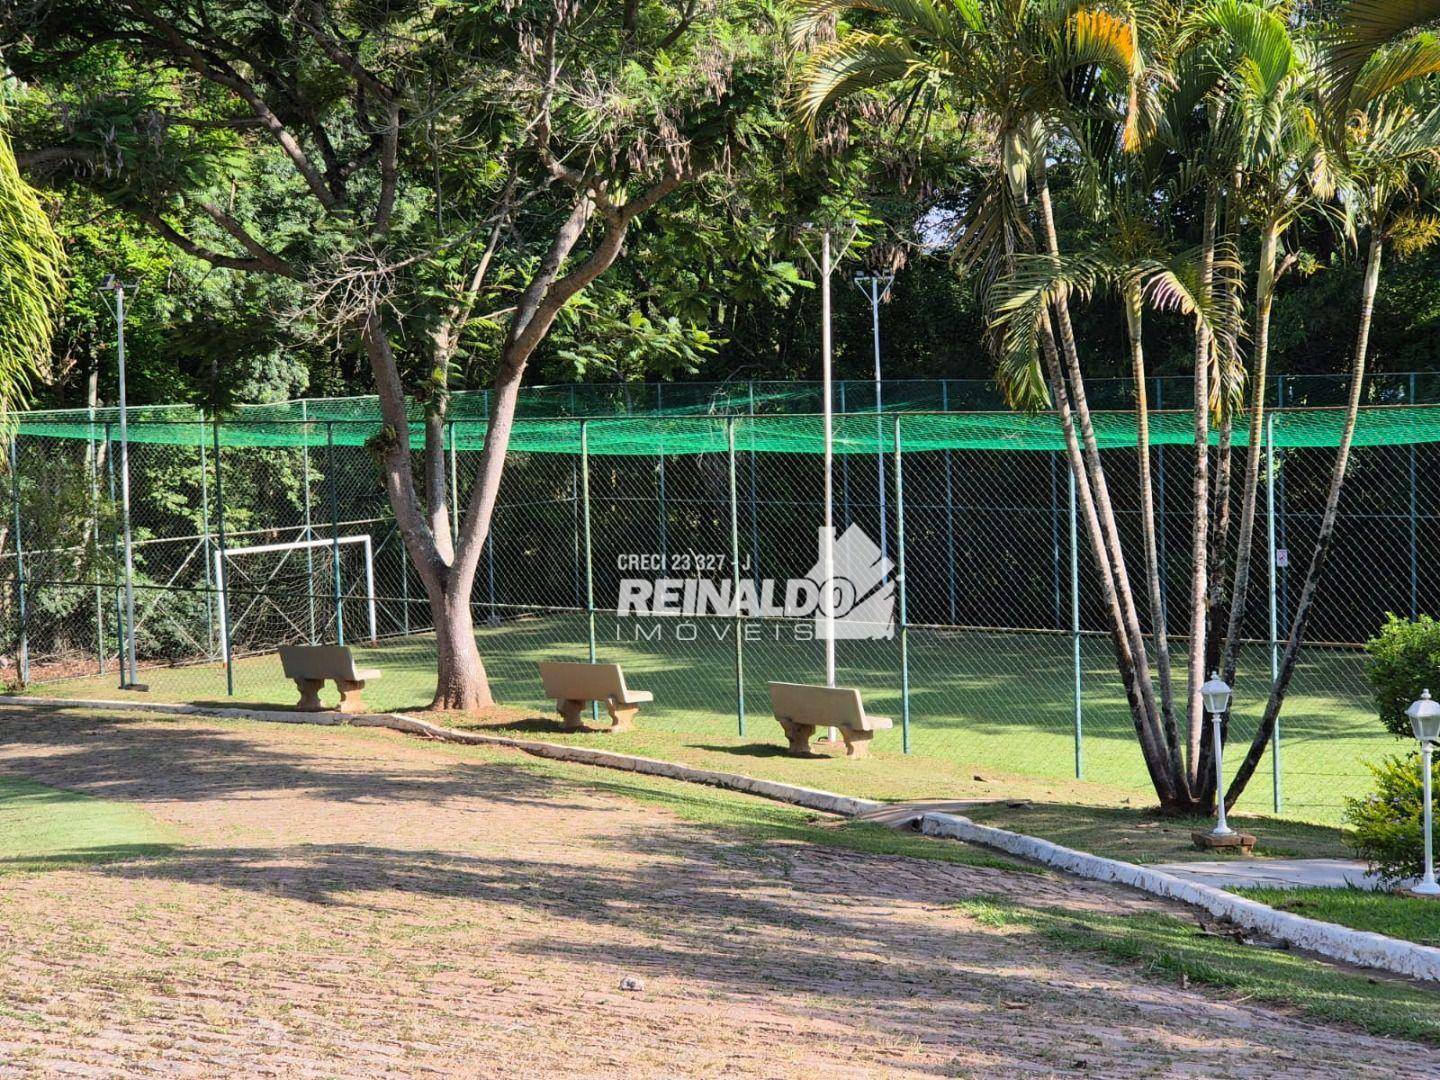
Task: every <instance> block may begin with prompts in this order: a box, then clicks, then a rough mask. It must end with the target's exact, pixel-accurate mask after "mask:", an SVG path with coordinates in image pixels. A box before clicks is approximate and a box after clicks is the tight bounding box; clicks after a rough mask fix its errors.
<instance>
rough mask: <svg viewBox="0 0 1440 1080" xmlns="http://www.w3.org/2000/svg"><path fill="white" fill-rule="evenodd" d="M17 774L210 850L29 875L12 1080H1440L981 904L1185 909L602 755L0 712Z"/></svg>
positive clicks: (14, 974)
mask: <svg viewBox="0 0 1440 1080" xmlns="http://www.w3.org/2000/svg"><path fill="white" fill-rule="evenodd" d="M0 773H5V774H9V775H18V776H26V777H30V778H33V779H35V780H38V781H41V782H43V783H47V784H51V785H54V786H56V787H61V788H66V789H72V790H77V791H83V792H89V793H92V794H95V795H99V796H104V797H106V798H110V799H117V800H122V801H124V802H126V803H129V804H131V805H133V806H137V807H139V808H141V809H143V810H145V811H146V812H148V813H150V814H152V815H153V816H155V817H156V818H158V819H160V820H161V821H163V822H165V823H166V824H168V825H169V826H171V827H172V828H173V829H175V830H176V832H177V834H178V835H179V837H180V839H181V843H180V846H179V847H178V848H177V850H175V851H173V852H171V853H169V854H167V855H158V856H156V857H153V858H148V859H133V858H132V859H128V860H121V861H115V862H107V863H101V864H93V865H83V864H81V865H75V866H73V867H69V868H61V869H55V870H50V871H47V872H43V873H12V874H9V875H7V876H6V877H5V878H4V887H3V888H0V959H3V961H4V962H3V963H0V1078H5V1080H9V1078H11V1077H29V1076H36V1077H46V1078H48V1077H51V1076H56V1075H66V1076H72V1075H73V1076H93V1077H97V1078H99V1077H105V1078H109V1077H113V1076H118V1075H124V1076H126V1077H165V1078H175V1077H211V1076H215V1077H224V1076H246V1077H249V1076H268V1077H283V1078H285V1080H290V1078H297V1080H305V1078H312V1077H313V1078H317V1080H318V1078H319V1077H329V1076H346V1077H352V1076H356V1077H367V1078H368V1077H385V1078H394V1077H410V1076H422V1075H423V1076H436V1077H443V1076H467V1077H469V1076H526V1077H551V1076H555V1077H560V1076H565V1077H574V1076H578V1077H615V1078H622V1077H623V1078H625V1080H632V1078H635V1080H645V1078H649V1077H655V1078H661V1077H664V1078H667V1080H668V1078H671V1077H675V1076H714V1077H737V1076H763V1077H767V1078H769V1077H776V1078H784V1077H791V1076H794V1077H803V1078H806V1080H813V1078H814V1077H820V1076H823V1077H826V1078H827V1080H830V1078H834V1080H862V1078H864V1080H868V1078H870V1077H904V1078H907V1080H918V1078H920V1077H930V1076H935V1077H941V1076H948V1077H956V1076H964V1077H970V1078H982V1077H996V1078H1005V1080H1012V1078H1032V1080H1042V1078H1052V1077H1056V1076H1061V1075H1064V1076H1086V1077H1104V1078H1117V1080H1118V1078H1122V1077H1123V1078H1130V1077H1140V1076H1145V1077H1187V1078H1194V1077H1217V1076H1224V1077H1227V1078H1237V1080H1239V1078H1254V1080H1259V1078H1261V1077H1263V1078H1266V1080H1282V1078H1283V1080H1296V1078H1302V1077H1304V1078H1309V1077H1326V1078H1328V1077H1335V1076H1345V1077H1347V1078H1348V1077H1374V1078H1382V1077H1390V1076H1398V1075H1403V1076H1407V1077H1440V1056H1437V1053H1436V1050H1435V1048H1434V1047H1425V1046H1418V1045H1415V1044H1413V1043H1408V1042H1405V1041H1403V1040H1398V1039H1381V1038H1373V1037H1369V1036H1366V1035H1363V1034H1359V1033H1357V1032H1355V1031H1354V1030H1353V1029H1344V1028H1340V1027H1332V1026H1328V1025H1325V1024H1320V1023H1316V1022H1314V1021H1311V1020H1306V1019H1302V1018H1298V1017H1297V1016H1296V1015H1294V1014H1293V1013H1292V1012H1288V1011H1285V1010H1280V1009H1274V1008H1267V1007H1265V1006H1263V1005H1261V1004H1259V1003H1257V1002H1254V1001H1247V1000H1244V999H1241V998H1238V997H1236V996H1234V995H1227V994H1225V993H1224V992H1223V991H1218V992H1210V993H1206V992H1202V991H1201V990H1200V989H1198V988H1194V987H1187V986H1186V985H1185V984H1184V983H1183V982H1182V981H1180V980H1179V979H1178V978H1176V977H1173V976H1167V975H1165V974H1163V973H1162V972H1159V971H1153V970H1148V969H1147V968H1146V967H1145V966H1143V965H1116V964H1110V963H1106V962H1104V961H1102V960H1100V959H1097V958H1095V957H1093V956H1088V955H1085V954H1080V953H1076V952H1073V951H1071V950H1068V949H1066V948H1065V947H1064V946H1062V945H1061V944H1058V943H1056V942H1054V941H1051V940H1050V939H1048V938H1046V937H1043V936H1039V935H1036V934H1034V933H1031V932H1028V931H1025V930H1023V929H1020V928H1018V927H1016V926H1013V925H1006V924H1004V922H1003V921H998V922H997V921H996V920H991V919H985V918H982V917H979V916H973V915H969V914H966V913H963V912H962V911H960V910H958V909H957V907H956V904H957V902H958V901H960V900H964V899H976V898H986V897H999V898H1003V900H1002V901H1001V902H1003V903H1006V904H1008V903H1020V904H1033V905H1036V906H1043V907H1047V908H1063V909H1066V910H1068V911H1077V912H1094V913H1096V914H1099V915H1110V916H1116V915H1119V916H1124V915H1129V914H1139V913H1143V912H1156V911H1169V912H1173V913H1177V914H1179V915H1180V916H1181V917H1186V918H1190V917H1193V914H1192V913H1189V912H1186V911H1185V910H1184V909H1181V908H1178V907H1176V906H1172V905H1166V904H1163V903H1161V902H1159V901H1155V900H1152V899H1149V898H1145V897H1141V896H1139V895H1137V894H1135V893H1133V892H1130V891H1127V890H1124V889H1121V888H1119V887H1116V886H1110V885H1102V884H1099V883H1094V882H1083V881H1077V880H1075V879H1072V878H1068V877H1063V876H1061V875H1057V874H1051V873H1018V872H1015V871H1011V870H1003V869H996V868H989V867H976V866H963V865H955V864H949V863H942V862H937V861H929V860H922V859H910V858H902V857H894V856H879V855H867V854H861V853H856V852H851V851H846V850H842V849H837V848H831V847H827V846H822V845H817V844H809V843H803V842H799V841H788V840H786V841H782V840H774V841H770V842H766V843H757V842H756V841H755V840H754V838H753V837H752V836H750V835H748V834H738V833H735V832H732V831H730V830H727V829H724V828H720V827H717V826H716V825H715V824H713V823H701V824H696V823H689V822H686V821H684V820H682V819H681V818H679V817H678V816H677V815H676V814H674V813H673V812H672V811H671V810H670V809H668V808H667V806H666V805H664V804H663V803H656V802H653V801H648V802H641V801H639V800H637V799H635V798H632V797H627V796H626V795H625V792H626V791H627V790H628V789H631V788H632V787H634V788H642V789H644V790H646V791H652V792H653V790H654V789H653V787H650V786H648V785H649V783H650V782H649V781H638V780H635V779H633V778H630V777H626V776H622V775H617V774H613V773H607V772H601V771H599V770H595V771H593V772H588V773H586V772H581V771H580V770H566V769H553V768H550V767H548V766H547V767H543V768H542V767H537V766H536V765H535V763H534V762H533V760H532V759H529V758H526V757H524V756H523V755H521V754H518V753H513V752H508V751H498V750H496V751H491V750H485V751H479V750H461V749H459V748H456V747H449V746H444V747H442V746H436V745H432V744H427V743H422V742H418V741H415V740H409V739H405V738H403V737H400V736H396V735H393V734H391V733H381V732H372V731H361V730H356V729H347V728H314V727H290V726H286V725H266V724H258V723H232V722H222V721H216V720H208V719H203V718H199V717H175V718H171V719H160V718H155V717H148V718H142V717H137V716H127V715H124V714H113V713H108V714H104V715H102V716H97V715H95V714H93V713H87V712H85V711H84V710H82V709H74V710H67V711H64V712H58V711H49V710H43V709H28V708H15V709H3V708H0ZM652 797H653V796H652ZM630 980H635V981H633V982H632V981H630ZM622 982H623V983H624V985H625V986H626V987H628V989H627V988H622Z"/></svg>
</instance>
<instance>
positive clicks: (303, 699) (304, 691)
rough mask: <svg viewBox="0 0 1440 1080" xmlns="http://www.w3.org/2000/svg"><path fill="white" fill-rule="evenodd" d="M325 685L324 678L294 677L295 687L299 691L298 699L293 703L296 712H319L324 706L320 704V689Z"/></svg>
mask: <svg viewBox="0 0 1440 1080" xmlns="http://www.w3.org/2000/svg"><path fill="white" fill-rule="evenodd" d="M324 685H325V680H324V679H296V680H295V688H296V689H297V690H299V691H300V700H299V701H298V702H296V704H295V711H296V712H320V711H321V710H322V709H324V708H325V706H324V705H321V704H320V690H321V688H322V687H323V686H324Z"/></svg>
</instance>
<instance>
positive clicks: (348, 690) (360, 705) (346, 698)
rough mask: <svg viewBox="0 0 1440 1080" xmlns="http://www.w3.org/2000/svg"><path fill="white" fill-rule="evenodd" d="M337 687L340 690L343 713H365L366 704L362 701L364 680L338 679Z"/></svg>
mask: <svg viewBox="0 0 1440 1080" xmlns="http://www.w3.org/2000/svg"><path fill="white" fill-rule="evenodd" d="M335 685H336V687H337V688H338V689H339V690H340V711H341V712H342V713H363V712H364V711H365V702H363V701H361V700H360V691H362V690H364V689H365V683H364V681H363V680H359V681H355V680H351V679H336V680H335Z"/></svg>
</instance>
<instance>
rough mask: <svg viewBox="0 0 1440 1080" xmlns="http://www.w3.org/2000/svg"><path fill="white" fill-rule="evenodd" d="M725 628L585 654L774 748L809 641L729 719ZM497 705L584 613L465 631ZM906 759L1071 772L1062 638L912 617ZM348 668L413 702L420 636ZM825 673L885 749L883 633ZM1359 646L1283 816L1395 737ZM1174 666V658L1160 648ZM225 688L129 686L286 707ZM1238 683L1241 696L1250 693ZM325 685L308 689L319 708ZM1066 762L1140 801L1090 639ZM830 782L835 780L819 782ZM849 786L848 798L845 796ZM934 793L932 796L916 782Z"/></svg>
mask: <svg viewBox="0 0 1440 1080" xmlns="http://www.w3.org/2000/svg"><path fill="white" fill-rule="evenodd" d="M733 633H734V625H733V624H732V623H731V622H729V621H728V620H712V621H709V622H702V623H700V624H698V626H697V627H696V632H695V635H694V638H693V640H691V639H689V638H688V637H687V638H685V639H682V638H681V637H680V635H679V634H677V633H676V628H675V627H674V626H673V625H665V626H659V625H656V624H655V623H654V622H653V621H652V623H651V625H649V626H645V625H644V624H643V623H642V621H641V620H637V619H633V618H627V619H618V618H616V617H614V616H610V615H602V616H597V626H596V641H597V658H598V659H600V660H602V661H618V662H620V663H622V664H623V665H624V667H625V672H626V676H627V679H628V681H629V682H630V684H631V685H632V686H635V687H638V688H642V689H646V690H651V691H653V692H654V694H655V702H654V704H653V705H652V706H647V707H646V708H645V710H644V711H643V712H642V714H641V722H642V724H643V725H644V727H645V728H646V729H648V730H656V731H670V732H674V733H677V734H679V735H682V736H684V737H687V738H690V739H699V740H702V742H701V743H700V744H699V745H706V744H709V743H713V744H714V745H716V746H725V747H733V746H735V745H741V744H744V743H755V742H760V743H767V744H778V743H780V742H781V741H782V740H781V738H780V733H779V728H778V726H777V725H776V724H775V722H774V720H773V719H772V717H771V715H770V711H769V695H768V690H767V687H766V683H767V682H768V681H769V680H772V679H773V680H788V681H804V682H816V681H819V680H820V679H822V678H823V671H824V659H823V650H822V646H821V644H820V643H819V642H816V641H796V640H795V639H794V637H793V635H792V634H791V633H790V627H789V626H787V625H784V624H779V623H774V624H772V623H768V622H765V621H760V620H757V621H754V622H752V623H749V624H747V630H746V638H745V645H744V657H743V660H744V678H743V687H744V699H745V706H744V721H745V722H744V730H743V732H742V730H741V710H740V708H739V707H738V706H737V694H736V689H737V678H736V666H735V652H736V650H735V639H734V637H733ZM477 637H478V639H479V643H480V648H481V654H482V656H483V657H484V658H485V662H486V665H487V667H488V670H489V673H490V677H491V681H492V686H493V689H494V693H495V697H496V699H497V701H499V702H501V703H503V704H505V705H509V706H513V707H516V708H521V709H525V710H534V711H535V714H536V715H537V716H545V715H553V714H552V711H551V710H552V708H553V706H552V705H551V703H549V702H546V701H544V700H543V699H542V698H541V697H540V684H539V679H538V676H537V672H536V667H535V665H536V662H537V661H539V660H544V659H585V658H587V656H588V641H587V638H588V632H587V618H586V616H585V615H584V613H575V614H547V615H543V616H536V617H527V618H520V619H515V620H512V621H506V622H504V623H501V624H499V625H496V626H490V627H482V628H481V629H480V630H479V631H478V632H477ZM908 644H909V671H910V695H909V697H910V716H909V743H910V747H909V748H910V753H911V754H912V755H913V756H915V757H916V758H917V759H919V758H925V757H930V758H940V759H945V760H946V761H948V762H950V763H957V762H958V763H963V764H964V765H965V766H967V767H969V766H974V767H976V768H991V769H997V770H1002V771H1004V772H1008V773H1016V774H1022V775H1027V776H1035V777H1054V778H1057V779H1061V778H1072V779H1073V778H1074V777H1075V774H1076V764H1077V762H1076V756H1077V755H1076V722H1075V704H1074V683H1075V668H1074V662H1073V653H1072V648H1073V645H1072V642H1071V639H1070V638H1069V637H1068V636H1065V635H1051V634H1027V633H1004V632H996V631H983V632H982V631H959V630H931V629H925V628H912V629H911V631H910V634H909V643H908ZM356 653H357V656H358V659H359V662H361V663H362V664H364V665H365V666H371V667H377V668H379V669H381V670H382V671H383V672H384V676H383V678H381V679H380V680H379V681H377V682H374V683H372V684H371V685H370V686H369V687H367V689H366V691H365V697H366V701H367V703H368V704H369V705H370V706H371V707H372V708H375V709H382V710H405V709H415V708H420V707H423V706H424V705H425V704H426V703H427V702H428V701H429V698H430V694H431V692H432V690H433V687H434V683H433V679H434V662H435V645H434V639H433V637H432V636H430V635H428V634H416V635H411V636H408V637H399V638H391V639H386V640H383V641H381V642H380V643H378V644H376V645H357V646H356ZM837 653H838V661H837V681H838V682H840V683H841V684H842V685H853V686H858V687H859V688H860V689H861V690H862V692H863V693H864V696H865V701H866V706H867V708H868V709H870V710H871V711H872V712H876V713H880V714H884V715H889V716H891V717H893V718H894V720H895V728H894V730H892V731H888V732H881V733H880V734H879V736H878V737H877V738H876V741H875V750H876V751H877V752H878V753H880V754H881V755H889V754H899V753H901V752H902V749H903V738H904V734H903V732H902V719H903V710H902V703H901V698H902V695H901V687H900V663H899V643H898V641H895V640H891V641H857V642H849V641H842V642H840V643H839V645H838V650H837ZM1363 661H1364V656H1363V653H1361V652H1360V651H1358V650H1354V649H1339V648H1335V649H1326V648H1321V647H1312V648H1310V649H1308V650H1307V654H1306V658H1305V659H1304V661H1303V662H1302V664H1301V666H1300V669H1299V671H1298V672H1297V674H1296V678H1295V681H1294V684H1293V690H1292V692H1291V694H1290V696H1289V700H1288V701H1287V704H1286V707H1285V711H1284V713H1283V714H1282V718H1281V740H1280V742H1281V755H1280V762H1281V770H1280V785H1281V811H1282V813H1284V814H1285V815H1286V816H1293V817H1297V818H1304V819H1310V820H1317V821H1325V822H1334V821H1337V820H1338V819H1339V817H1340V814H1341V812H1342V810H1343V800H1344V798H1345V797H1346V796H1354V795H1359V794H1362V793H1363V792H1364V791H1365V790H1366V788H1367V787H1368V773H1367V771H1366V768H1365V763H1366V762H1369V761H1378V760H1379V759H1380V758H1382V757H1383V756H1385V755H1386V754H1391V753H1397V752H1403V751H1404V750H1406V749H1408V747H1407V746H1406V745H1405V744H1404V743H1402V742H1401V741H1400V740H1397V739H1394V738H1392V737H1391V736H1389V735H1387V734H1385V733H1384V732H1383V731H1382V730H1381V728H1380V725H1379V722H1378V721H1377V720H1376V719H1375V717H1374V714H1373V710H1372V708H1371V706H1370V702H1369V700H1368V696H1367V692H1366V689H1365V684H1364V679H1363V674H1364V667H1363ZM1175 663H1176V671H1177V672H1183V656H1177V657H1176V661H1175ZM1268 678H1269V667H1268V657H1267V656H1266V655H1265V653H1264V652H1263V651H1262V650H1260V649H1252V650H1251V651H1250V652H1248V653H1247V655H1246V656H1245V657H1244V664H1243V665H1242V669H1241V672H1240V677H1239V678H1237V680H1236V681H1237V687H1236V702H1237V709H1236V714H1235V721H1234V723H1233V725H1232V732H1231V739H1230V747H1231V750H1230V753H1229V754H1228V755H1227V761H1226V765H1227V770H1226V771H1227V773H1228V772H1231V771H1232V770H1233V768H1234V766H1235V765H1236V764H1238V762H1239V760H1240V759H1241V757H1242V756H1243V748H1244V747H1245V746H1246V745H1248V740H1249V738H1250V736H1251V734H1252V733H1253V731H1254V729H1255V725H1256V722H1257V720H1258V715H1259V712H1260V709H1261V708H1262V707H1263V704H1264V702H1263V698H1262V696H1261V695H1262V694H1263V693H1264V691H1265V689H1266V687H1267V684H1268ZM234 679H235V686H234V694H233V696H228V695H227V693H226V680H225V670H224V667H223V665H219V664H210V665H193V666H184V667H162V668H149V669H146V670H145V671H144V672H143V674H142V680H143V681H145V682H146V683H148V684H149V686H150V688H151V689H150V694H149V695H148V697H149V698H151V699H152V700H161V701H188V702H208V703H215V704H232V705H234V704H249V705H256V706H266V707H274V706H277V705H278V706H287V705H290V704H292V703H293V700H294V697H295V693H294V688H293V686H292V685H291V684H290V683H288V682H287V681H286V680H285V679H284V678H283V676H282V674H281V671H280V664H279V660H278V658H277V657H275V656H273V655H261V656H249V657H243V658H238V659H236V661H235V663H234ZM1252 688H1253V689H1252ZM34 692H35V693H37V694H49V695H58V696H65V697H81V698H83V697H89V698H104V697H115V696H117V695H116V690H115V676H114V675H113V674H106V675H104V676H98V675H97V676H92V677H88V678H80V679H68V680H64V681H57V682H51V683H48V684H42V685H38V686H36V687H35V688H34ZM333 694H334V691H333V689H329V688H327V690H326V692H325V695H324V696H325V700H327V702H328V701H333V700H334V699H333V696H332V695H333ZM1080 731H1081V738H1080V754H1079V758H1080V762H1079V764H1080V768H1081V773H1082V776H1083V778H1084V779H1085V780H1087V781H1094V782H1097V783H1101V784H1105V785H1107V786H1110V787H1118V788H1126V789H1133V790H1135V791H1136V792H1137V793H1139V794H1140V796H1141V797H1143V795H1144V792H1145V791H1146V790H1147V789H1148V783H1147V779H1146V776H1145V772H1144V766H1143V764H1142V762H1141V759H1140V755H1139V752H1138V750H1137V748H1136V745H1135V738H1134V731H1133V728H1132V725H1131V720H1130V715H1129V711H1128V709H1127V708H1126V706H1125V702H1124V696H1123V690H1122V688H1121V686H1120V682H1119V679H1118V678H1117V677H1116V675H1115V674H1114V669H1113V657H1112V654H1111V652H1110V645H1109V642H1108V640H1107V639H1105V638H1103V637H1086V638H1084V639H1083V640H1082V643H1081V712H1080ZM831 783H832V784H833V785H834V786H836V787H840V788H844V787H845V784H844V783H843V782H842V778H841V777H839V776H835V778H834V779H833V780H832V781H831ZM854 793H855V794H864V792H858V791H857V792H854ZM933 794H934V795H935V796H936V797H944V796H945V795H946V792H945V791H944V790H937V791H935V792H934V793H933ZM1273 799H1274V794H1273V789H1272V762H1271V758H1270V757H1269V756H1268V755H1267V758H1266V760H1265V762H1264V763H1263V764H1262V765H1261V768H1260V769H1259V770H1258V772H1257V774H1256V776H1255V778H1254V780H1253V781H1252V782H1251V784H1250V786H1249V788H1248V789H1247V791H1246V792H1245V795H1244V797H1243V798H1242V800H1241V803H1240V805H1241V806H1242V807H1243V808H1245V809H1249V810H1254V811H1271V810H1272V809H1273V806H1274V803H1273Z"/></svg>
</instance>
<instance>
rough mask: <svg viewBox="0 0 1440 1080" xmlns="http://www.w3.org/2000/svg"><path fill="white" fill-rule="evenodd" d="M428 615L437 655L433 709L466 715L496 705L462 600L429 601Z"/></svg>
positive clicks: (467, 608) (465, 601) (464, 599)
mask: <svg viewBox="0 0 1440 1080" xmlns="http://www.w3.org/2000/svg"><path fill="white" fill-rule="evenodd" d="M430 613H431V616H432V617H433V618H434V620H435V648H436V651H437V652H438V654H439V655H438V658H437V665H436V676H435V697H434V699H433V700H432V701H431V702H430V707H431V708H432V709H455V710H459V711H461V712H467V711H469V710H471V709H483V708H486V707H487V706H490V705H493V704H495V699H494V698H493V697H492V696H491V694H490V680H489V679H488V678H487V676H486V673H485V663H484V661H482V660H481V659H480V649H479V647H478V646H477V645H476V644H475V622H474V619H473V617H472V616H471V613H470V603H469V597H468V594H467V595H466V596H465V597H460V596H446V595H444V594H441V596H440V597H439V600H438V603H437V601H436V599H434V598H432V599H431V601H430Z"/></svg>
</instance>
